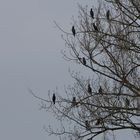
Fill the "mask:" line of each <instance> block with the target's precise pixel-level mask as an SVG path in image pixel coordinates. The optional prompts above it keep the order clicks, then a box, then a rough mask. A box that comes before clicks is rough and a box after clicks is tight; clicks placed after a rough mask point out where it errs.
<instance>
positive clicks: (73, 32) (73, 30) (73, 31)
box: [72, 26, 76, 37]
mask: <svg viewBox="0 0 140 140" xmlns="http://www.w3.org/2000/svg"><path fill="white" fill-rule="evenodd" d="M72 34H73V36H74V37H75V34H76V32H75V28H74V26H72Z"/></svg>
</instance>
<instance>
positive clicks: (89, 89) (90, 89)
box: [88, 84, 92, 94]
mask: <svg viewBox="0 0 140 140" xmlns="http://www.w3.org/2000/svg"><path fill="white" fill-rule="evenodd" d="M88 93H89V94H92V88H91V86H90V84H88Z"/></svg>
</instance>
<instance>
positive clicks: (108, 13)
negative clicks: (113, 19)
mask: <svg viewBox="0 0 140 140" xmlns="http://www.w3.org/2000/svg"><path fill="white" fill-rule="evenodd" d="M106 18H107V20H109V19H110V11H109V10H107V12H106Z"/></svg>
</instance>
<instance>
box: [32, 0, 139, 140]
mask: <svg viewBox="0 0 140 140" xmlns="http://www.w3.org/2000/svg"><path fill="white" fill-rule="evenodd" d="M91 8H92V12H91ZM93 15H94V16H93ZM59 28H60V27H59ZM72 29H73V30H72V32H71V33H66V32H64V34H65V36H64V37H63V39H64V41H65V44H66V50H68V53H63V54H64V56H65V58H66V59H67V60H70V61H73V62H76V63H77V65H82V66H83V67H85V68H86V69H88V70H89V73H88V75H89V74H90V79H89V78H84V77H82V76H80V75H78V74H75V73H71V76H72V77H73V78H74V79H75V83H74V84H73V86H69V87H68V88H66V90H65V93H66V96H60V95H59V94H58V93H57V94H56V101H55V105H54V104H52V101H51V99H52V97H51V96H52V95H51V94H49V98H48V99H47V100H46V99H42V98H40V97H38V96H36V95H35V94H34V93H33V92H32V91H30V92H31V93H32V94H33V95H34V96H35V97H36V98H39V99H41V100H42V101H43V102H44V103H46V106H45V107H44V109H47V110H52V112H53V113H54V114H55V116H56V119H57V120H58V121H60V123H61V128H60V129H59V130H56V131H55V130H52V129H51V128H50V129H47V131H49V133H50V134H55V135H59V136H64V138H65V136H67V137H66V138H67V139H71V140H73V139H76V140H83V139H88V140H92V139H93V138H94V137H96V136H98V135H102V134H104V133H111V132H116V131H118V130H119V131H122V130H127V129H128V130H132V131H134V133H136V134H140V1H139V0H101V1H100V2H99V4H98V7H97V8H95V7H94V8H93V7H92V6H91V7H82V6H79V16H78V20H76V21H74V25H73V26H72ZM61 30H62V29H61ZM64 52H65V51H64ZM85 77H86V76H85Z"/></svg>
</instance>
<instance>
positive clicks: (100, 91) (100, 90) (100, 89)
mask: <svg viewBox="0 0 140 140" xmlns="http://www.w3.org/2000/svg"><path fill="white" fill-rule="evenodd" d="M99 93H100V94H102V93H103V89H102V87H101V86H100V88H99Z"/></svg>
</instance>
